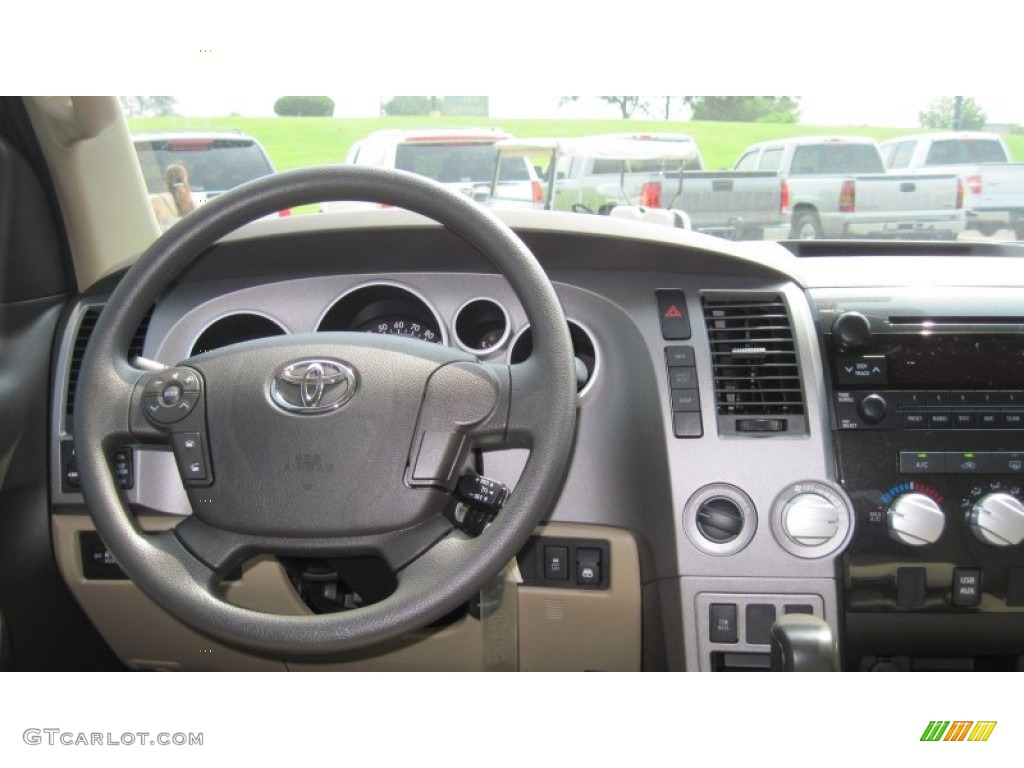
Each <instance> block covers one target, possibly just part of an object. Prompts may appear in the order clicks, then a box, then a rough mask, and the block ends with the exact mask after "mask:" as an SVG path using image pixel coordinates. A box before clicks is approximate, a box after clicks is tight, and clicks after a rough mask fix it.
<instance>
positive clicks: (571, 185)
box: [496, 133, 786, 239]
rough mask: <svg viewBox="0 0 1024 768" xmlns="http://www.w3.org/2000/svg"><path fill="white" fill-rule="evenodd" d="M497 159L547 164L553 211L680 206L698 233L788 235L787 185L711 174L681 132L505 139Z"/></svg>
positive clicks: (766, 176) (769, 175)
mask: <svg viewBox="0 0 1024 768" xmlns="http://www.w3.org/2000/svg"><path fill="white" fill-rule="evenodd" d="M496 146H497V148H498V152H499V156H500V157H506V156H509V155H512V156H526V157H530V158H532V159H533V160H534V161H535V162H536V161H538V160H543V161H546V165H547V169H546V171H545V173H544V175H543V178H542V183H544V184H545V185H546V186H547V195H546V198H545V204H544V207H545V208H546V209H549V210H558V211H576V212H579V213H599V214H608V213H610V212H612V210H613V209H615V208H617V207H621V206H630V207H635V206H640V207H642V208H645V209H664V210H667V211H675V212H676V213H677V214H678V217H677V218H678V220H681V221H685V222H686V223H685V226H686V227H687V228H690V229H694V230H697V231H699V232H705V233H708V234H715V235H719V236H722V237H728V238H732V239H760V238H761V237H762V236H763V235H764V234H765V233H766V232H768V231H770V232H771V233H772V234H778V233H779V232H782V231H783V230H782V228H783V227H784V226H785V224H786V221H785V217H784V215H783V213H782V204H783V202H784V201H783V195H782V182H781V179H780V178H779V176H778V174H777V173H775V172H774V171H771V172H761V171H752V172H736V171H705V170H703V162H702V160H701V156H700V151H699V150H698V148H697V144H696V142H694V140H693V139H692V138H691V137H690V136H688V135H686V134H681V133H646V134H604V135H596V136H586V137H581V138H576V139H524V140H516V141H508V142H499V143H498V144H497V145H496Z"/></svg>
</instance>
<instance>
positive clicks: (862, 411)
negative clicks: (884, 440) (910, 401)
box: [857, 394, 887, 424]
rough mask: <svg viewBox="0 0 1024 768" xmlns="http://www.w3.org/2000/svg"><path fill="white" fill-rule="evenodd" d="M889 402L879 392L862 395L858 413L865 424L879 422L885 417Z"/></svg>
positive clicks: (858, 404)
mask: <svg viewBox="0 0 1024 768" xmlns="http://www.w3.org/2000/svg"><path fill="white" fill-rule="evenodd" d="M886 407H887V404H886V402H885V398H884V397H882V396H881V395H879V394H872V395H868V396H867V397H862V398H861V400H860V402H859V403H857V414H858V415H859V416H860V417H861V419H863V421H864V423H865V424H879V423H881V421H882V420H883V419H884V418H885V411H886Z"/></svg>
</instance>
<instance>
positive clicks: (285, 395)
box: [270, 359, 357, 415]
mask: <svg viewBox="0 0 1024 768" xmlns="http://www.w3.org/2000/svg"><path fill="white" fill-rule="evenodd" d="M356 384H357V376H356V371H355V369H354V368H353V367H352V366H350V365H349V364H347V363H344V362H342V361H341V360H327V359H320V360H299V361H297V362H294V363H288V364H287V365H285V366H284V367H283V368H281V369H280V370H279V371H278V372H277V374H276V375H275V376H274V378H273V379H271V381H270V397H271V399H273V401H274V402H275V403H276V404H277V405H279V406H280V407H281V408H283V409H284V410H286V411H289V412H291V413H299V414H302V415H313V414H317V413H327V412H328V411H334V410H337V409H338V408H340V407H341V406H343V405H344V404H345V403H347V402H348V401H349V400H351V399H352V396H353V395H354V394H355V393H356Z"/></svg>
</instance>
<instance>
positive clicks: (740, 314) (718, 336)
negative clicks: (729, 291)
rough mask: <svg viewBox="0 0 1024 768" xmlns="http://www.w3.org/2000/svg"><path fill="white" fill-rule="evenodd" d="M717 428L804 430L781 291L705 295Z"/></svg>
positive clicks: (761, 432)
mask: <svg viewBox="0 0 1024 768" xmlns="http://www.w3.org/2000/svg"><path fill="white" fill-rule="evenodd" d="M703 304H704V320H705V322H706V323H707V328H708V338H709V340H710V342H711V360H712V369H713V374H714V379H715V405H716V410H717V413H718V431H719V434H723V435H749V436H770V435H778V434H786V435H793V434H806V432H807V421H806V418H805V416H804V398H803V389H802V388H801V386H800V368H799V365H798V362H797V354H796V345H795V343H794V341H793V330H792V324H791V323H790V320H789V313H788V312H787V310H786V305H785V303H784V302H783V301H782V297H781V296H776V295H771V296H751V295H746V296H728V297H725V296H723V297H709V296H705V297H704V300H703Z"/></svg>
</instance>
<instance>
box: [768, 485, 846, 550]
mask: <svg viewBox="0 0 1024 768" xmlns="http://www.w3.org/2000/svg"><path fill="white" fill-rule="evenodd" d="M782 529H783V530H784V531H785V532H786V535H787V536H788V537H789V538H790V539H792V540H793V541H795V542H796V543H797V544H801V545H803V546H805V547H816V546H818V545H820V544H825V543H827V542H829V541H831V540H832V538H833V537H834V536H835V535H836V534H837V533H838V532H839V511H838V509H837V508H836V505H835V504H833V503H832V502H831V501H830V500H828V499H826V498H825V497H824V496H819V495H818V494H816V493H801V494H799V495H798V496H794V497H793V499H792V500H790V502H789V503H788V504H786V506H785V508H784V509H783V510H782Z"/></svg>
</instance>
